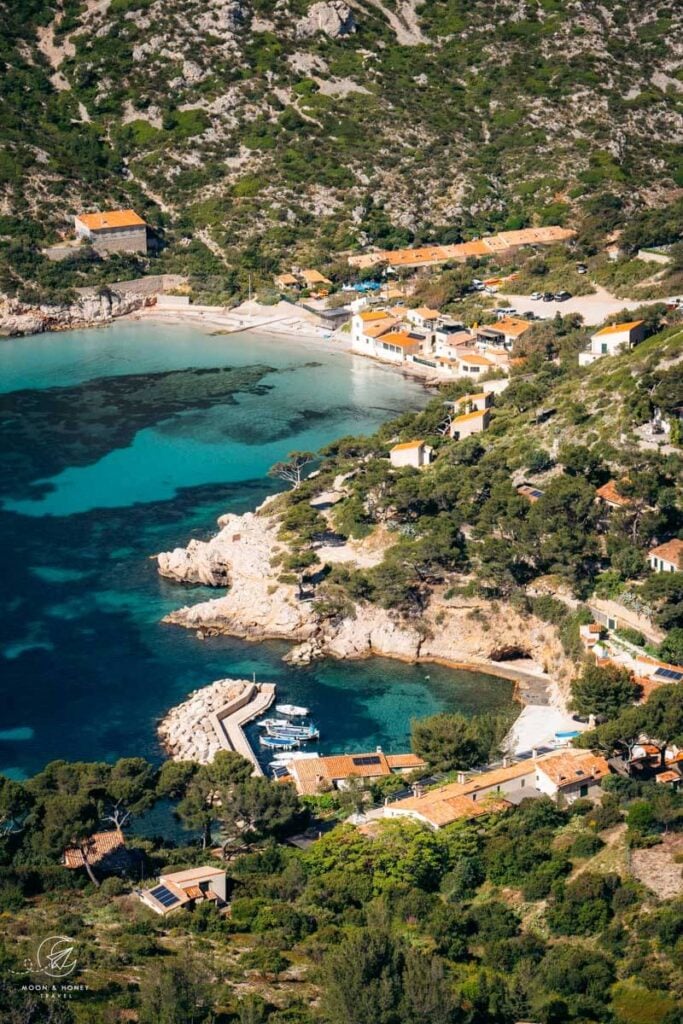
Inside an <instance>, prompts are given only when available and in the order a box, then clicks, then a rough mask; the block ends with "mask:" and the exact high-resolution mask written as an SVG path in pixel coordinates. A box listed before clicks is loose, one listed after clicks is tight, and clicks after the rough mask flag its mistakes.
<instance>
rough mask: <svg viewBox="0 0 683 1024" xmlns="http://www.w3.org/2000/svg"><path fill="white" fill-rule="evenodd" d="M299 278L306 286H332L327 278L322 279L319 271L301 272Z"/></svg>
mask: <svg viewBox="0 0 683 1024" xmlns="http://www.w3.org/2000/svg"><path fill="white" fill-rule="evenodd" d="M301 276H302V277H303V279H304V281H305V282H306V284H332V282H331V281H330V279H329V278H328V277H323V275H322V274H321V273H320V271H319V270H302V271H301Z"/></svg>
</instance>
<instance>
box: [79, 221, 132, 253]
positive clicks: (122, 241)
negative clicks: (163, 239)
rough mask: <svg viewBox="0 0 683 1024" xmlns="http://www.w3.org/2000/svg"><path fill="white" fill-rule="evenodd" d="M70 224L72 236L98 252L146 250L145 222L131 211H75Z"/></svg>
mask: <svg viewBox="0 0 683 1024" xmlns="http://www.w3.org/2000/svg"><path fill="white" fill-rule="evenodd" d="M74 227H75V228H76V237H77V238H79V239H83V240H84V241H87V242H90V244H91V245H92V247H93V249H95V250H96V251H97V252H99V253H110V252H144V253H146V252H147V225H146V224H145V222H144V220H143V219H142V217H139V216H138V214H137V213H136V212H135V210H108V211H105V212H104V213H79V214H78V215H77V216H76V217H74Z"/></svg>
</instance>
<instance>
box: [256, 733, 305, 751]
mask: <svg viewBox="0 0 683 1024" xmlns="http://www.w3.org/2000/svg"><path fill="white" fill-rule="evenodd" d="M258 741H259V743H260V744H261V746H262V747H267V748H268V750H293V749H294V748H295V747H298V746H299V743H300V742H301V741H300V740H298V739H297V738H296V737H295V736H290V737H289V738H288V739H285V738H284V737H278V736H259V738H258Z"/></svg>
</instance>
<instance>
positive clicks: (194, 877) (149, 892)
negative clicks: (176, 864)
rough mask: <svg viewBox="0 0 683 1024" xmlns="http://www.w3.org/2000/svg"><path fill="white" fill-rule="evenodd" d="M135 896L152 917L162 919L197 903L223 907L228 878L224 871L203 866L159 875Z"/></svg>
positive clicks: (138, 890)
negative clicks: (150, 884) (149, 911)
mask: <svg viewBox="0 0 683 1024" xmlns="http://www.w3.org/2000/svg"><path fill="white" fill-rule="evenodd" d="M136 896H137V897H138V899H140V900H142V902H143V903H144V904H145V905H146V906H147V907H149V908H150V910H153V911H154V913H155V914H159V915H161V916H163V917H165V916H166V915H167V914H171V913H173V912H174V911H176V910H180V908H181V907H187V908H188V909H189V908H191V907H193V906H195V905H196V904H197V903H203V902H210V903H213V904H214V905H215V906H217V907H222V906H225V902H226V899H227V877H226V873H225V871H224V870H223V868H221V867H219V866H217V865H215V864H205V865H203V866H202V867H199V868H188V869H187V870H186V871H172V872H170V873H164V874H163V875H159V882H158V884H157V885H155V886H154V887H153V888H151V889H137V890H136Z"/></svg>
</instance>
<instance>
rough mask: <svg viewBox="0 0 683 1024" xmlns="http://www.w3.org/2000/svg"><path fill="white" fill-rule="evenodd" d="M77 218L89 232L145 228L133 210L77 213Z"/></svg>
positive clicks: (140, 218) (142, 221)
mask: <svg viewBox="0 0 683 1024" xmlns="http://www.w3.org/2000/svg"><path fill="white" fill-rule="evenodd" d="M77 216H78V220H79V221H80V222H81V224H85V226H86V227H87V228H88V229H89V230H90V231H109V230H111V228H136V227H145V222H144V220H143V219H142V217H139V216H138V215H137V213H136V212H135V210H107V211H106V212H105V213H79V214H78V215H77Z"/></svg>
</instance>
